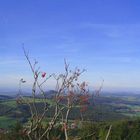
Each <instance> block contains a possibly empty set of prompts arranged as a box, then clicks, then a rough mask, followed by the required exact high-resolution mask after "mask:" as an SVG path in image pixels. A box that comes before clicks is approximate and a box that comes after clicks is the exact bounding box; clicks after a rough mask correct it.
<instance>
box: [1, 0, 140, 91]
mask: <svg viewBox="0 0 140 140" xmlns="http://www.w3.org/2000/svg"><path fill="white" fill-rule="evenodd" d="M22 43H24V44H25V48H26V50H27V51H29V54H30V58H31V60H33V59H35V58H36V59H37V60H38V61H39V64H40V66H41V68H42V69H43V70H44V71H46V72H47V73H48V74H50V73H52V72H56V73H58V72H60V71H63V60H64V58H66V59H67V61H68V62H69V63H70V64H71V67H74V66H78V67H80V68H86V69H87V72H86V73H85V75H84V76H83V79H85V80H86V81H89V84H90V86H91V87H94V86H97V85H100V83H101V81H102V79H104V80H105V82H104V89H105V90H112V89H115V90H116V89H118V90H139V89H140V0H0V89H1V90H5V91H6V90H9V89H10V90H14V89H17V88H18V81H19V79H20V78H21V77H23V78H24V79H26V80H27V81H28V82H29V83H30V82H31V80H30V77H31V72H30V69H29V67H28V64H27V62H26V60H25V57H24V55H23V51H22ZM51 85H53V82H51V81H50V83H49V86H50V87H51Z"/></svg>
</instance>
